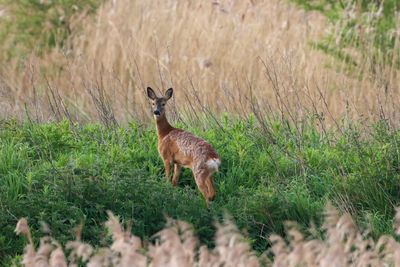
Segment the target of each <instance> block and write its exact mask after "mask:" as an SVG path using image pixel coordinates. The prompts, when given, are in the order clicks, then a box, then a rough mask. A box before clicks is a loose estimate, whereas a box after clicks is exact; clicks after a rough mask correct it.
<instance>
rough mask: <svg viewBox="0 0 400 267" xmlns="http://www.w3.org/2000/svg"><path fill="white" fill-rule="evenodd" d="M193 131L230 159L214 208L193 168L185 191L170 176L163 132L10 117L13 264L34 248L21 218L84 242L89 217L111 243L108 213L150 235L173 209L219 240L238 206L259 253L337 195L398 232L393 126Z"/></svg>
mask: <svg viewBox="0 0 400 267" xmlns="http://www.w3.org/2000/svg"><path fill="white" fill-rule="evenodd" d="M178 125H179V124H178ZM179 126H181V127H182V126H183V125H179ZM184 128H185V127H184ZM186 129H187V128H186ZM187 130H190V131H192V132H194V133H196V134H198V135H200V136H202V137H203V138H205V139H206V140H209V141H210V142H211V143H212V144H213V145H214V146H215V148H216V149H217V151H218V152H219V154H220V156H221V159H222V166H221V168H220V171H219V173H218V174H217V175H216V177H215V183H216V192H217V197H216V199H215V201H214V203H212V212H207V210H206V208H205V201H204V200H203V198H202V197H201V194H200V193H199V191H198V190H197V188H196V186H195V183H194V180H193V178H192V173H191V172H190V170H184V171H183V172H182V175H181V179H180V182H179V186H178V187H176V188H174V187H173V186H172V185H171V184H170V183H168V182H167V181H166V179H165V178H164V175H163V169H162V162H161V159H160V158H159V156H158V152H157V136H156V133H155V131H154V129H152V128H150V129H148V128H146V127H144V126H143V125H140V124H139V123H131V124H129V125H128V126H126V127H117V128H115V129H108V128H105V127H104V126H101V125H99V124H87V125H77V124H76V125H75V124H71V123H70V122H69V121H62V122H60V123H46V124H36V123H33V122H26V123H17V122H16V121H12V120H11V121H3V122H2V123H1V130H0V139H1V144H0V158H1V161H0V174H1V177H2V178H1V179H0V195H1V198H0V214H1V216H0V258H1V263H2V265H4V264H10V263H11V262H12V259H13V258H14V257H15V256H16V255H18V254H21V253H22V249H23V247H24V245H25V244H26V239H24V238H20V237H17V236H16V235H15V233H14V232H13V230H14V228H15V225H16V222H17V220H18V218H21V217H26V218H27V219H28V223H29V224H30V225H31V226H32V229H40V227H39V225H40V223H39V222H40V221H45V222H46V223H47V224H48V225H49V227H50V229H51V235H52V236H53V237H54V238H56V239H57V240H59V241H60V242H61V244H65V242H66V241H67V240H72V239H73V237H74V235H75V234H74V232H73V231H72V230H71V229H73V228H74V227H76V226H77V225H79V223H80V222H81V220H84V229H83V232H82V234H83V235H82V239H83V241H85V242H88V243H91V244H97V245H99V244H100V245H102V244H108V242H110V238H109V236H107V235H106V234H105V231H104V225H103V222H104V221H106V219H107V213H106V211H107V210H110V211H112V212H113V213H114V214H116V215H117V216H119V218H120V219H121V220H122V221H123V222H124V223H125V224H129V222H131V223H132V229H133V233H134V234H135V235H137V236H139V237H140V238H142V239H143V240H144V242H152V241H153V239H152V236H153V234H155V233H156V232H158V231H159V230H161V229H163V227H164V226H165V223H166V216H170V217H172V218H178V219H181V220H184V221H186V222H189V223H190V224H191V225H193V227H194V229H195V231H196V232H195V234H196V235H198V236H199V238H200V241H201V242H202V243H203V244H206V245H208V246H211V247H212V246H213V245H214V244H213V236H214V234H215V231H216V229H215V225H214V223H215V221H216V220H221V219H222V218H223V216H224V213H226V212H227V213H228V214H230V215H231V216H232V218H233V221H234V222H235V223H236V224H237V225H238V227H239V229H240V230H241V231H242V232H244V233H245V236H246V238H247V239H248V241H249V242H250V244H251V245H252V247H253V249H255V250H258V251H264V250H265V249H266V248H267V247H269V246H270V243H269V241H268V236H269V235H270V234H271V233H272V232H275V233H279V234H283V233H284V227H283V223H284V221H286V220H292V221H297V222H298V223H299V224H300V225H301V226H302V227H306V226H309V224H310V222H313V223H315V224H316V225H317V226H318V225H320V223H321V220H322V218H321V214H322V211H323V209H324V207H325V204H326V201H327V199H329V200H331V201H332V202H333V203H334V205H335V206H337V207H338V208H339V209H340V210H341V211H346V212H349V213H350V214H352V216H353V218H355V219H356V221H358V222H359V223H360V224H361V225H366V224H368V225H371V227H372V234H373V236H374V237H378V236H380V235H382V234H392V233H393V232H392V222H393V221H392V218H393V215H394V207H396V206H398V205H399V199H400V198H399V197H400V196H399V194H400V193H399V192H400V191H399V149H398V144H399V141H400V136H399V133H398V131H397V130H393V129H391V128H390V127H388V126H387V124H386V123H385V122H380V123H378V124H376V125H371V126H365V125H362V124H361V123H360V124H358V125H347V126H341V127H340V129H339V130H337V131H335V132H333V131H332V132H329V131H328V132H326V133H324V134H323V131H320V130H319V129H318V127H317V126H316V125H314V123H313V121H312V120H311V121H309V122H307V123H306V122H304V123H302V124H299V125H297V126H296V127H295V126H291V125H290V124H289V123H285V122H284V121H282V122H274V121H263V122H262V123H260V121H257V120H255V119H254V118H253V117H252V116H250V117H249V119H248V120H247V121H244V120H239V119H233V118H230V117H226V116H225V117H222V118H221V119H220V120H218V121H214V122H212V121H210V122H209V123H207V127H204V126H193V127H191V128H190V129H187ZM32 235H33V237H34V240H35V241H36V242H38V240H39V239H38V237H39V236H41V235H42V234H41V232H40V230H34V231H33V232H32Z"/></svg>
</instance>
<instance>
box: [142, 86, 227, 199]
mask: <svg viewBox="0 0 400 267" xmlns="http://www.w3.org/2000/svg"><path fill="white" fill-rule="evenodd" d="M147 90H148V95H149V98H150V99H151V100H152V104H153V106H154V113H155V114H157V115H155V119H156V126H157V135H158V152H159V153H160V156H161V158H162V159H163V161H164V168H165V175H166V177H167V179H168V180H169V181H171V173H172V171H171V170H172V166H174V175H173V178H172V183H173V185H174V186H176V185H177V184H178V181H179V175H180V172H181V168H182V167H186V168H190V169H191V170H192V172H193V175H194V179H195V181H196V184H197V186H198V188H199V190H200V192H201V193H202V194H203V196H204V198H205V199H206V202H207V207H208V202H209V201H213V200H214V197H215V189H214V181H213V180H214V178H213V174H214V173H215V172H216V171H217V170H218V165H219V164H220V162H221V160H220V158H219V156H218V153H217V151H216V150H215V149H214V147H213V146H212V145H210V144H209V143H208V142H207V141H205V140H204V139H202V138H200V137H198V136H196V135H194V134H191V133H188V132H185V131H184V130H182V129H178V128H174V127H172V126H171V125H170V124H169V122H168V120H167V117H166V115H165V108H164V106H165V104H166V102H167V101H168V99H169V98H170V97H171V96H172V89H169V90H168V91H167V93H166V97H163V98H158V97H156V95H155V94H154V91H153V90H152V89H151V88H148V89H147ZM150 90H151V91H150Z"/></svg>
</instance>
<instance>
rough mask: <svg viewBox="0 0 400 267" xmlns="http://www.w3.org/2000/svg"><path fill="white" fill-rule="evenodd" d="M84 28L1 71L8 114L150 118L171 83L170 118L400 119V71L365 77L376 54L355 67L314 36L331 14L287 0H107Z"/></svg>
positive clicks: (111, 120) (43, 117)
mask: <svg viewBox="0 0 400 267" xmlns="http://www.w3.org/2000/svg"><path fill="white" fill-rule="evenodd" d="M353 9H354V7H353ZM80 21H81V20H80ZM71 23H73V22H71ZM83 25H84V30H83V31H79V32H74V33H73V34H72V36H71V38H70V40H69V41H68V45H66V47H64V48H63V49H59V48H58V49H54V50H52V51H50V52H49V53H48V54H47V55H46V56H44V57H43V58H36V57H34V56H32V57H29V58H28V59H27V60H26V62H25V67H24V68H23V70H22V71H21V72H20V73H15V69H16V68H15V66H13V65H12V64H11V65H9V66H7V65H3V66H2V67H1V70H0V75H1V89H2V90H1V93H2V95H1V96H2V97H1V107H2V108H1V111H2V112H1V113H2V116H3V117H9V116H17V117H23V116H25V114H26V110H28V113H29V114H30V116H31V117H32V118H34V119H36V120H37V121H46V120H53V119H60V118H63V117H67V118H69V119H71V120H74V121H89V120H100V121H108V122H109V123H116V122H120V123H124V122H126V121H128V120H131V119H137V120H140V121H147V120H149V118H150V112H149V108H148V107H149V106H148V102H147V99H146V97H145V91H144V89H145V87H146V86H152V87H155V88H158V89H159V90H160V91H163V90H165V89H167V88H169V87H175V89H176V90H175V92H176V98H175V100H174V101H175V104H176V105H174V106H173V112H172V114H171V116H172V117H173V118H174V119H177V118H180V117H181V116H180V114H181V113H182V112H183V113H185V114H189V113H191V114H192V116H194V117H195V116H196V115H194V114H193V112H192V111H198V110H204V109H205V108H206V109H209V110H211V111H215V112H217V113H221V112H227V113H231V114H238V115H240V116H242V117H247V116H248V114H249V113H253V112H261V113H263V114H264V115H268V114H273V113H277V114H280V113H283V114H286V115H287V114H288V113H296V114H297V115H296V116H297V117H296V118H298V119H301V117H302V116H303V115H306V113H314V114H316V115H317V116H319V117H320V118H322V120H326V121H328V120H329V121H331V122H332V120H333V119H335V120H336V119H339V118H341V117H343V116H348V117H351V118H359V117H360V116H364V118H365V117H366V118H368V119H372V120H376V119H379V118H382V117H383V118H388V119H390V120H391V121H392V122H396V121H398V118H399V112H398V110H399V109H398V104H397V103H399V94H398V78H397V77H398V75H397V73H398V71H397V70H396V69H394V68H390V67H387V66H377V67H376V68H375V74H374V75H369V74H368V73H370V72H369V71H366V70H368V69H369V68H370V67H371V64H374V62H373V61H371V60H370V61H368V60H366V59H363V58H361V57H360V60H362V62H360V63H362V64H360V68H359V69H357V70H356V71H352V72H349V71H348V69H347V66H346V63H344V62H340V61H338V60H337V59H336V58H334V57H331V56H327V55H325V54H324V53H323V52H322V51H320V50H316V49H313V48H312V46H310V45H309V43H308V42H309V41H310V40H318V39H319V38H321V37H322V36H324V35H326V34H327V33H328V32H329V31H330V30H331V29H332V28H331V26H329V25H328V24H327V23H326V21H325V20H324V18H323V16H322V15H319V14H317V13H314V12H305V11H303V10H300V9H299V8H297V7H295V6H294V5H292V4H287V3H285V2H282V1H276V0H273V1H256V0H252V1H234V0H230V1H228V0H226V1H202V2H194V1H189V2H188V1H180V0H169V1H161V0H153V1H129V0H115V1H106V2H105V3H104V4H103V5H102V6H101V7H100V8H99V9H98V12H97V14H96V16H95V17H94V18H93V17H90V18H86V19H85V20H84V22H83ZM338 29H339V30H338V33H337V34H338V36H339V34H340V27H339V28H338ZM352 53H355V54H357V53H359V52H358V51H357V50H355V51H352ZM379 72H380V73H381V74H379ZM376 73H378V74H379V75H376ZM377 77H378V78H377Z"/></svg>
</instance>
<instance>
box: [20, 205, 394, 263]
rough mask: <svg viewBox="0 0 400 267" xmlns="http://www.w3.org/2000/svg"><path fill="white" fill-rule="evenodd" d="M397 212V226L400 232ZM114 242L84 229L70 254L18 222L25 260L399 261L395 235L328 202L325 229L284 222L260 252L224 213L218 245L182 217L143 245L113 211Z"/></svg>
mask: <svg viewBox="0 0 400 267" xmlns="http://www.w3.org/2000/svg"><path fill="white" fill-rule="evenodd" d="M399 216H400V215H399V213H398V212H397V215H396V218H395V223H394V227H395V231H396V232H397V233H398V232H399V226H398V217H399ZM106 226H107V227H108V228H109V230H110V233H111V236H112V239H113V242H112V244H111V245H110V246H109V247H104V248H97V249H94V248H92V246H91V245H88V244H86V243H84V242H83V241H82V240H81V238H80V234H78V236H77V238H76V240H75V241H72V242H68V243H67V245H66V249H68V250H70V252H69V257H68V258H66V256H65V254H64V252H63V250H62V248H61V246H60V245H59V244H58V243H57V242H56V241H55V240H53V239H52V238H51V237H50V236H45V237H43V238H41V240H40V245H39V247H38V248H37V249H35V248H34V245H33V241H32V238H31V237H30V231H29V227H28V224H27V221H26V219H24V218H23V219H21V220H20V221H19V222H18V224H17V227H16V230H15V231H16V233H17V234H24V235H27V236H28V239H29V244H28V245H27V246H26V248H25V252H24V255H23V258H22V261H21V264H22V265H24V266H60V267H61V266H67V263H68V264H69V265H68V266H78V263H79V262H83V263H85V264H86V265H87V266H92V267H94V266H96V267H97V266H259V265H260V264H263V265H267V266H276V267H278V266H335V267H338V266H400V243H399V242H397V241H396V240H395V239H394V238H393V237H392V236H387V235H383V236H381V237H380V238H379V239H378V240H376V241H375V240H373V239H372V238H371V237H370V235H369V229H360V228H359V227H357V225H356V224H355V223H354V221H353V220H352V218H351V217H350V215H349V214H343V215H340V214H339V212H338V211H337V210H336V209H335V208H334V207H333V206H332V205H331V204H330V203H328V205H327V207H326V210H325V219H324V224H323V225H322V229H321V230H322V231H323V232H324V236H325V238H324V239H321V238H319V237H318V234H317V233H316V231H315V229H310V233H314V234H311V235H310V236H305V235H304V234H303V233H302V232H301V231H300V230H299V227H298V226H297V224H296V223H294V222H287V223H286V237H282V236H279V235H276V234H273V235H271V236H270V241H271V244H272V245H271V248H270V249H268V250H267V251H265V252H264V253H263V254H261V255H260V256H256V252H254V251H252V250H251V249H250V246H249V244H248V243H247V242H246V241H245V239H244V237H243V235H242V234H241V233H240V232H239V231H238V229H237V228H236V226H235V225H234V224H233V223H232V222H231V221H230V220H229V218H228V217H227V216H225V223H224V224H222V225H221V224H217V233H216V235H215V248H214V249H212V250H210V249H208V248H207V247H205V246H200V245H199V241H198V239H197V238H196V237H195V236H194V235H193V230H192V229H191V227H190V226H189V225H188V224H187V223H185V222H182V221H175V220H171V219H168V222H167V226H166V228H165V229H164V230H162V231H160V232H159V233H157V234H156V235H155V237H156V238H157V239H156V241H155V243H154V244H149V245H147V246H143V244H142V241H141V240H140V238H138V237H136V236H134V235H132V234H131V231H130V229H127V230H124V229H123V228H122V227H121V225H120V223H119V220H118V219H117V218H116V217H115V216H114V215H113V214H112V213H111V212H109V220H108V221H107V222H106Z"/></svg>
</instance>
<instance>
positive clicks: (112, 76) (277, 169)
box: [0, 0, 400, 266]
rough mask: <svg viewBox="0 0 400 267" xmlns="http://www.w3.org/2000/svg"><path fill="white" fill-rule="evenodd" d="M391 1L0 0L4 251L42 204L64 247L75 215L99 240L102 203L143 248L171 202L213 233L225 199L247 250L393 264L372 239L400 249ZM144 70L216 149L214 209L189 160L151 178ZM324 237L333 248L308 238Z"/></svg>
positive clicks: (12, 251) (15, 248) (173, 117)
mask: <svg viewBox="0 0 400 267" xmlns="http://www.w3.org/2000/svg"><path fill="white" fill-rule="evenodd" d="M397 10H398V7H397V6H396V2H395V1H392V0H386V1H381V2H380V3H377V2H375V1H367V0H344V1H331V0H321V1H303V0H294V1H289V2H284V1H275V0H271V1H262V0H251V1H230V0H222V1H209V2H208V1H205V2H186V1H180V0H171V1H162V0H154V1H132V0H116V1H100V0H91V1H70V0H59V1H58V0H57V1H46V0H43V1H42V0H41V1H39V0H37V1H36V0H35V1H28V0H18V1H9V0H0V119H1V121H0V175H1V178H0V196H1V197H0V214H1V216H0V265H6V266H7V265H10V264H12V262H18V261H19V260H20V259H21V257H22V256H21V255H22V254H23V248H24V246H25V245H26V244H27V241H28V240H27V239H26V238H25V237H18V236H17V235H16V234H15V233H14V232H13V230H14V229H15V225H16V223H17V221H18V219H20V218H21V217H26V218H27V220H28V224H29V225H30V227H31V232H32V236H33V241H32V242H33V244H31V245H33V246H35V247H39V244H38V243H39V237H40V236H42V235H43V233H42V231H41V230H40V229H41V223H40V222H41V221H44V222H46V223H47V224H48V226H49V229H51V233H50V234H51V236H52V237H53V238H55V239H56V240H58V241H59V242H60V244H61V246H62V247H65V245H66V244H67V241H68V240H73V239H74V238H75V236H76V231H75V230H73V229H74V228H75V227H77V226H78V225H80V223H81V222H82V221H83V222H84V227H83V230H82V232H81V233H82V241H84V242H87V243H89V244H91V245H92V246H93V247H94V249H95V250H96V249H98V248H99V247H108V246H110V245H111V242H112V241H111V239H112V238H111V235H113V233H116V232H118V230H115V229H116V228H118V227H111V228H112V229H110V230H107V229H106V227H105V224H104V222H105V221H106V220H107V218H109V216H108V215H107V210H110V211H112V212H113V213H114V214H115V215H116V216H117V217H118V220H120V221H121V222H122V224H123V225H130V224H131V225H132V232H133V233H134V234H135V235H136V236H138V237H139V238H140V239H141V240H142V247H143V248H142V249H141V250H140V253H141V255H147V257H151V256H149V255H151V253H152V251H153V250H152V249H153V248H152V246H156V244H158V243H157V242H158V241H157V242H156V240H157V238H155V237H154V234H156V233H157V232H158V231H160V230H163V229H164V230H165V229H170V228H168V227H170V226H171V224H170V223H167V217H170V218H173V219H179V220H182V221H185V222H187V223H189V224H190V225H191V227H193V229H194V230H193V231H194V235H196V236H198V237H199V240H200V244H203V245H206V246H208V247H209V248H210V249H212V248H214V249H218V248H219V247H220V246H222V245H221V242H222V241H221V238H222V239H224V238H223V236H224V235H221V234H219V232H218V229H219V228H218V227H217V226H216V222H225V221H226V220H225V219H224V218H226V217H225V214H229V216H231V217H232V221H233V223H234V224H235V225H237V226H238V229H239V232H241V234H242V235H243V236H242V235H241V236H240V237H235V238H236V239H240V240H242V239H243V240H245V242H246V244H249V245H250V247H251V249H252V251H253V252H250V254H249V255H257V256H258V258H257V259H259V260H260V261H264V260H266V259H267V258H268V259H270V260H276V261H275V264H276V265H279V264H283V265H284V266H285V265H288V264H289V263H288V262H289V261H292V262H297V263H299V264H300V263H301V261H296V259H298V257H297V256H298V255H297V254H296V253H298V251H302V250H304V251H308V252H309V253H311V254H312V255H311V254H310V255H311V256H310V255H309V254H307V255H309V259H312V258H314V259H317V260H318V261H321V262H323V260H322V258H324V259H325V260H326V261H328V262H334V261H330V260H329V257H331V256H332V255H333V256H332V257H335V258H337V259H341V258H342V259H343V258H346V257H349V259H350V258H351V259H353V260H354V261H357V260H360V262H362V259H361V258H362V256H363V255H364V257H365V258H368V257H370V258H371V261H367V262H369V263H371V264H372V265H374V264H377V262H374V261H372V258H374V257H375V258H374V259H380V260H382V261H385V262H389V263H390V264H400V255H397V254H396V253H394V252H388V251H387V250H386V248H388V249H389V248H391V249H393V250H396V249H397V250H398V251H400V249H399V247H400V245H399V244H398V243H396V242H395V241H394V240H392V239H390V238H389V237H387V236H386V234H388V235H391V236H393V237H396V235H395V231H396V233H397V234H399V233H400V232H399V231H398V230H397V228H396V229H394V228H393V225H395V226H396V225H397V224H398V223H399V222H400V219H399V216H400V215H399V216H397V217H394V216H395V208H396V207H398V206H399V199H400V198H399V197H400V193H399V192H400V191H399V185H400V183H399V181H400V180H399V178H400V177H399V176H400V172H399V170H400V167H399V166H400V165H399V164H400V162H399V161H400V155H399V142H400V135H399V130H398V128H399V121H400V112H399V111H400V104H399V103H400V91H399V84H400V80H399V77H400V75H399V74H400V73H399V66H400V63H399V58H400V57H399V54H400V52H399V51H400V50H399V44H400V30H399V25H400V19H399V16H398V14H397V13H396V12H397ZM147 86H151V87H153V88H155V90H156V91H157V93H160V92H163V91H164V90H165V89H166V88H169V87H173V88H174V97H173V100H172V101H170V102H171V103H170V104H169V106H168V113H167V114H168V117H169V119H170V121H171V122H173V125H175V126H179V127H181V128H183V129H185V130H188V131H190V132H193V133H195V134H198V135H199V136H201V137H203V138H204V139H206V140H207V141H209V142H210V143H212V144H213V145H214V147H215V148H216V150H217V151H218V153H219V155H220V157H221V159H222V165H221V168H220V172H219V173H218V174H217V175H216V177H215V183H216V192H217V197H216V200H215V201H214V203H212V211H211V212H207V210H206V208H205V201H204V199H203V198H202V196H201V194H200V193H199V191H198V189H197V188H196V185H195V182H194V180H193V176H192V173H191V172H190V171H189V170H184V171H183V173H182V176H181V180H180V182H179V186H178V187H176V188H174V187H173V186H172V185H171V184H169V183H168V182H167V181H166V179H165V178H164V173H163V168H162V166H163V164H162V161H161V159H160V157H159V155H158V152H157V135H156V133H155V129H154V122H153V118H152V113H151V110H150V104H149V102H148V99H147V97H146V93H145V88H146V87H147ZM327 203H332V204H333V206H334V207H335V209H336V210H338V212H339V213H340V214H343V217H340V216H339V215H337V212H336V210H335V209H334V208H332V207H330V206H329V204H327ZM327 205H328V208H326V207H327ZM325 209H327V212H325V213H327V216H326V219H325V221H324V216H323V214H324V210H325ZM112 218H113V217H111V219H110V220H111V221H112V222H111V224H113V225H118V222H116V221H117V220H116V219H115V220H114V219H112ZM343 218H344V219H343ZM287 220H290V221H296V222H298V224H299V229H300V231H301V232H302V234H301V235H298V234H297V233H298V232H293V231H291V230H290V229H288V227H287V224H285V221H287ZM353 220H354V222H353ZM166 225H167V228H165V227H166ZM229 225H231V226H232V224H229ZM285 225H286V227H285ZM326 225H328V226H326ZM349 225H351V227H350V228H351V230H349V229H347V228H346V229H344V228H345V226H349ZM314 226H316V228H314ZM232 227H233V226H232ZM343 227H344V228H343ZM42 228H43V227H42ZM44 228H46V227H44ZM228 228H229V227H228ZM289 228H290V227H289ZM113 229H114V230H113ZM335 229H336V230H335ZM365 229H368V230H365ZM113 231H114V232H113ZM21 232H22V233H26V231H25V230H24V231H21ZM45 232H46V231H45ZM78 232H80V231H78ZM178 232H179V231H178ZM272 233H277V234H278V235H280V236H281V237H282V238H283V239H279V238H278V237H277V236H276V235H275V236H274V235H272V236H271V234H272ZM45 234H49V233H48V232H46V233H45ZM336 235H338V236H340V237H337V236H336ZM299 236H301V238H300V237H299ZM335 236H336V237H335ZM349 236H350V237H351V238H348V237H349ZM114 237H115V236H114ZM178 237H179V234H178ZM396 238H397V237H396ZM178 239H179V238H178ZM382 239H385V240H386V241H382ZM117 240H119V239H118V238H117ZM174 240H175V239H174ZM224 240H225V239H224ZM283 240H285V241H283ZM322 240H323V241H322ZM349 240H350V241H349ZM387 240H391V241H390V242H391V243H390V244H389V243H387ZM114 241H115V239H114ZM308 241H309V242H314V241H315V242H316V243H317V244H318V246H317V247H319V252H318V253H321V254H319V255H320V256H319V257H316V254H313V253H317V252H315V251H314V250H313V248H310V246H311V247H313V246H314V245H315V244H314V245H312V244H308V243H307V242H308ZM321 242H322V243H321ZM324 242H326V243H324ZM365 242H366V243H365ZM368 242H369V243H368ZM374 242H376V243H374ZM178 243H179V242H178ZM195 243H196V242H195ZM222 243H223V242H222ZM335 244H336V245H337V244H340V246H341V247H346V248H347V250H346V249H345V250H346V251H344V252H343V251H342V252H343V253H344V254H346V253H347V254H346V255H344V254H343V255H342V254H340V253H339V254H337V253H336V252H335V251H333V252H332V254H329V255H328V254H326V255H325V256H326V257H325V256H321V255H322V254H323V252H321V251H325V252H326V251H330V249H333V248H335V247H336V245H335ZM382 244H385V245H384V247H382ZM40 247H43V246H40ZM178 247H179V246H178ZM222 247H224V246H222ZM350 248H351V249H350ZM353 248H354V250H353ZM221 249H222V248H221ZM244 250H246V251H247V248H246V249H244ZM244 250H241V252H238V253H239V255H240V253H244V255H247V254H246V253H247V252H246V253H245V252H243V251H244ZM333 250H334V249H333ZM372 250H374V252H373V253H372V252H371V251H372ZM101 251H102V250H100V253H101ZM288 251H292V252H293V253H294V254H293V255H292V254H290V253H289V252H288ZM296 251H297V252H296ZM96 252H99V251H96ZM203 252H204V251H203ZM370 252H371V253H370ZM381 252H382V253H386V254H385V255H386V256H387V255H389V256H387V257H386V256H383V255H381V254H380V253H381ZM140 253H139V254H140ZM177 253H178V252H177ZM188 253H189V254H190V253H194V254H190V255H192V256H193V255H194V256H193V257H194V258H198V257H200V256H199V252H198V251H197V247H196V248H193V249H191V250H190V251H189V252H188ZM335 253H336V254H335ZM357 253H358V254H357ZM26 254H29V253H26ZM67 254H68V253H67ZM356 254H357V255H356ZM202 255H204V254H202ZM296 255H297V256H296ZM335 255H336V256H335ZM392 256H393V257H392ZM307 257H308V256H307ZM206 258H207V257H206ZM300 258H301V257H300ZM393 258H394V259H397V260H393ZM147 259H149V258H147ZM305 262H306V263H304V264H311V261H305ZM346 262H347V264H350V262H351V261H350V260H348V261H346ZM301 264H303V263H301ZM332 264H333V263H332ZM270 265H272V263H270Z"/></svg>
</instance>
